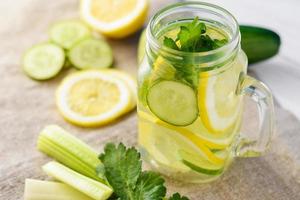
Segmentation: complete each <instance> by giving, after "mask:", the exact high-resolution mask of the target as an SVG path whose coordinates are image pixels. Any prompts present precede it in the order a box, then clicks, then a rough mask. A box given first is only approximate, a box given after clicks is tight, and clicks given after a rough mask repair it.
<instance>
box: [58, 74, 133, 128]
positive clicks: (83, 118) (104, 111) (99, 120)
mask: <svg viewBox="0 0 300 200" xmlns="http://www.w3.org/2000/svg"><path fill="white" fill-rule="evenodd" d="M130 100H131V93H130V90H129V88H128V87H127V86H126V84H125V83H124V82H123V81H122V80H120V79H118V78H116V77H115V76H111V75H108V74H107V73H104V72H101V71H100V70H99V71H98V70H88V71H81V72H77V73H74V74H71V75H69V76H68V77H66V78H65V79H64V80H63V82H62V83H61V84H60V86H59V87H58V89H57V91H56V104H57V107H58V110H59V111H60V113H61V114H62V116H63V117H64V118H65V119H66V120H67V121H69V122H71V123H73V124H76V125H79V126H83V127H94V126H100V125H103V124H106V123H109V122H111V121H113V120H115V119H116V118H118V117H119V116H121V115H122V114H124V113H126V112H127V111H128V108H129V106H130Z"/></svg>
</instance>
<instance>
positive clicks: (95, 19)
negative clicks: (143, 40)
mask: <svg viewBox="0 0 300 200" xmlns="http://www.w3.org/2000/svg"><path fill="white" fill-rule="evenodd" d="M148 5H149V2H148V0H126V1H125V0H109V1H108V0H81V5H80V13H81V17H82V19H83V20H84V21H85V22H86V23H87V24H89V25H90V26H91V27H93V28H94V29H95V30H97V31H99V32H100V33H102V34H103V35H106V36H108V37H112V38H123V37H126V36H128V35H130V34H132V33H134V32H135V31H137V30H138V29H139V28H141V27H142V26H143V24H144V22H145V20H146V17H147V11H148Z"/></svg>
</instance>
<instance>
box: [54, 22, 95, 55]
mask: <svg viewBox="0 0 300 200" xmlns="http://www.w3.org/2000/svg"><path fill="white" fill-rule="evenodd" d="M90 35H91V32H90V30H89V28H88V27H87V26H85V25H84V24H83V23H82V22H80V21H77V20H68V21H62V22H57V23H55V24H53V25H52V26H51V28H50V39H51V40H52V41H53V42H55V43H56V44H58V45H60V46H62V47H63V48H65V49H70V48H71V47H72V46H74V44H76V43H77V42H79V41H80V40H82V39H84V38H87V37H89V36H90Z"/></svg>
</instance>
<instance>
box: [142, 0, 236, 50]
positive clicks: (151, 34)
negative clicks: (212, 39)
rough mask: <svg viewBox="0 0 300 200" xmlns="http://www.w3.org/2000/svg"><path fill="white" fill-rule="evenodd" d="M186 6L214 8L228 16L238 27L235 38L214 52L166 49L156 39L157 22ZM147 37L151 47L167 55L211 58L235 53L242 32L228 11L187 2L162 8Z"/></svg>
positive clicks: (215, 6)
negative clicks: (224, 53)
mask: <svg viewBox="0 0 300 200" xmlns="http://www.w3.org/2000/svg"><path fill="white" fill-rule="evenodd" d="M186 6H195V7H197V6H198V7H199V8H200V7H201V6H204V7H206V8H212V9H216V10H217V11H220V12H221V13H223V16H224V17H225V16H227V17H229V18H230V19H231V20H232V22H233V23H234V26H235V27H236V28H235V29H234V31H233V34H232V35H233V36H232V37H231V38H230V40H229V42H228V43H226V44H225V45H224V46H222V47H220V48H217V49H213V50H209V51H203V52H184V51H179V50H175V49H172V48H169V47H166V46H164V45H162V44H161V43H160V42H159V41H158V39H157V38H156V37H155V33H154V27H155V23H156V22H157V20H159V19H160V17H161V16H162V15H164V14H167V12H168V11H171V10H173V9H178V8H181V7H186ZM146 37H147V40H148V41H150V42H151V45H153V46H154V47H155V48H157V49H161V50H163V51H165V52H167V53H170V54H173V55H178V56H210V55H213V54H217V53H219V52H224V51H230V52H231V51H233V50H234V49H236V46H237V45H238V44H239V41H240V31H239V25H238V22H237V20H236V18H235V17H234V16H233V15H232V14H231V13H230V12H229V11H227V10H226V9H224V8H222V7H220V6H218V5H215V4H211V3H207V2H199V1H185V2H178V3H175V4H171V5H168V6H166V7H164V8H162V9H161V10H159V11H158V12H157V13H156V14H155V15H154V16H153V17H152V18H151V19H150V22H149V25H148V27H147V30H146Z"/></svg>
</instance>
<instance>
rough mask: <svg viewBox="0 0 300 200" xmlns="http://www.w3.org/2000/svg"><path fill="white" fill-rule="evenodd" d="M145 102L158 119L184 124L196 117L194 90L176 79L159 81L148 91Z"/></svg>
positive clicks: (196, 107) (189, 122)
mask: <svg viewBox="0 0 300 200" xmlns="http://www.w3.org/2000/svg"><path fill="white" fill-rule="evenodd" d="M147 103H148V106H149V108H150V110H151V112H152V113H154V114H155V115H156V116H157V117H158V118H159V119H161V120H163V121H165V122H167V123H170V124H173V125H176V126H186V125H189V124H191V123H193V122H194V121H195V120H196V119H197V117H198V106H197V98H196V94H195V91H194V90H193V88H191V87H190V86H188V85H186V84H184V83H180V82H178V81H165V80H164V81H160V82H158V83H156V84H154V85H153V86H152V87H151V88H150V89H149V91H148V94H147Z"/></svg>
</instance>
